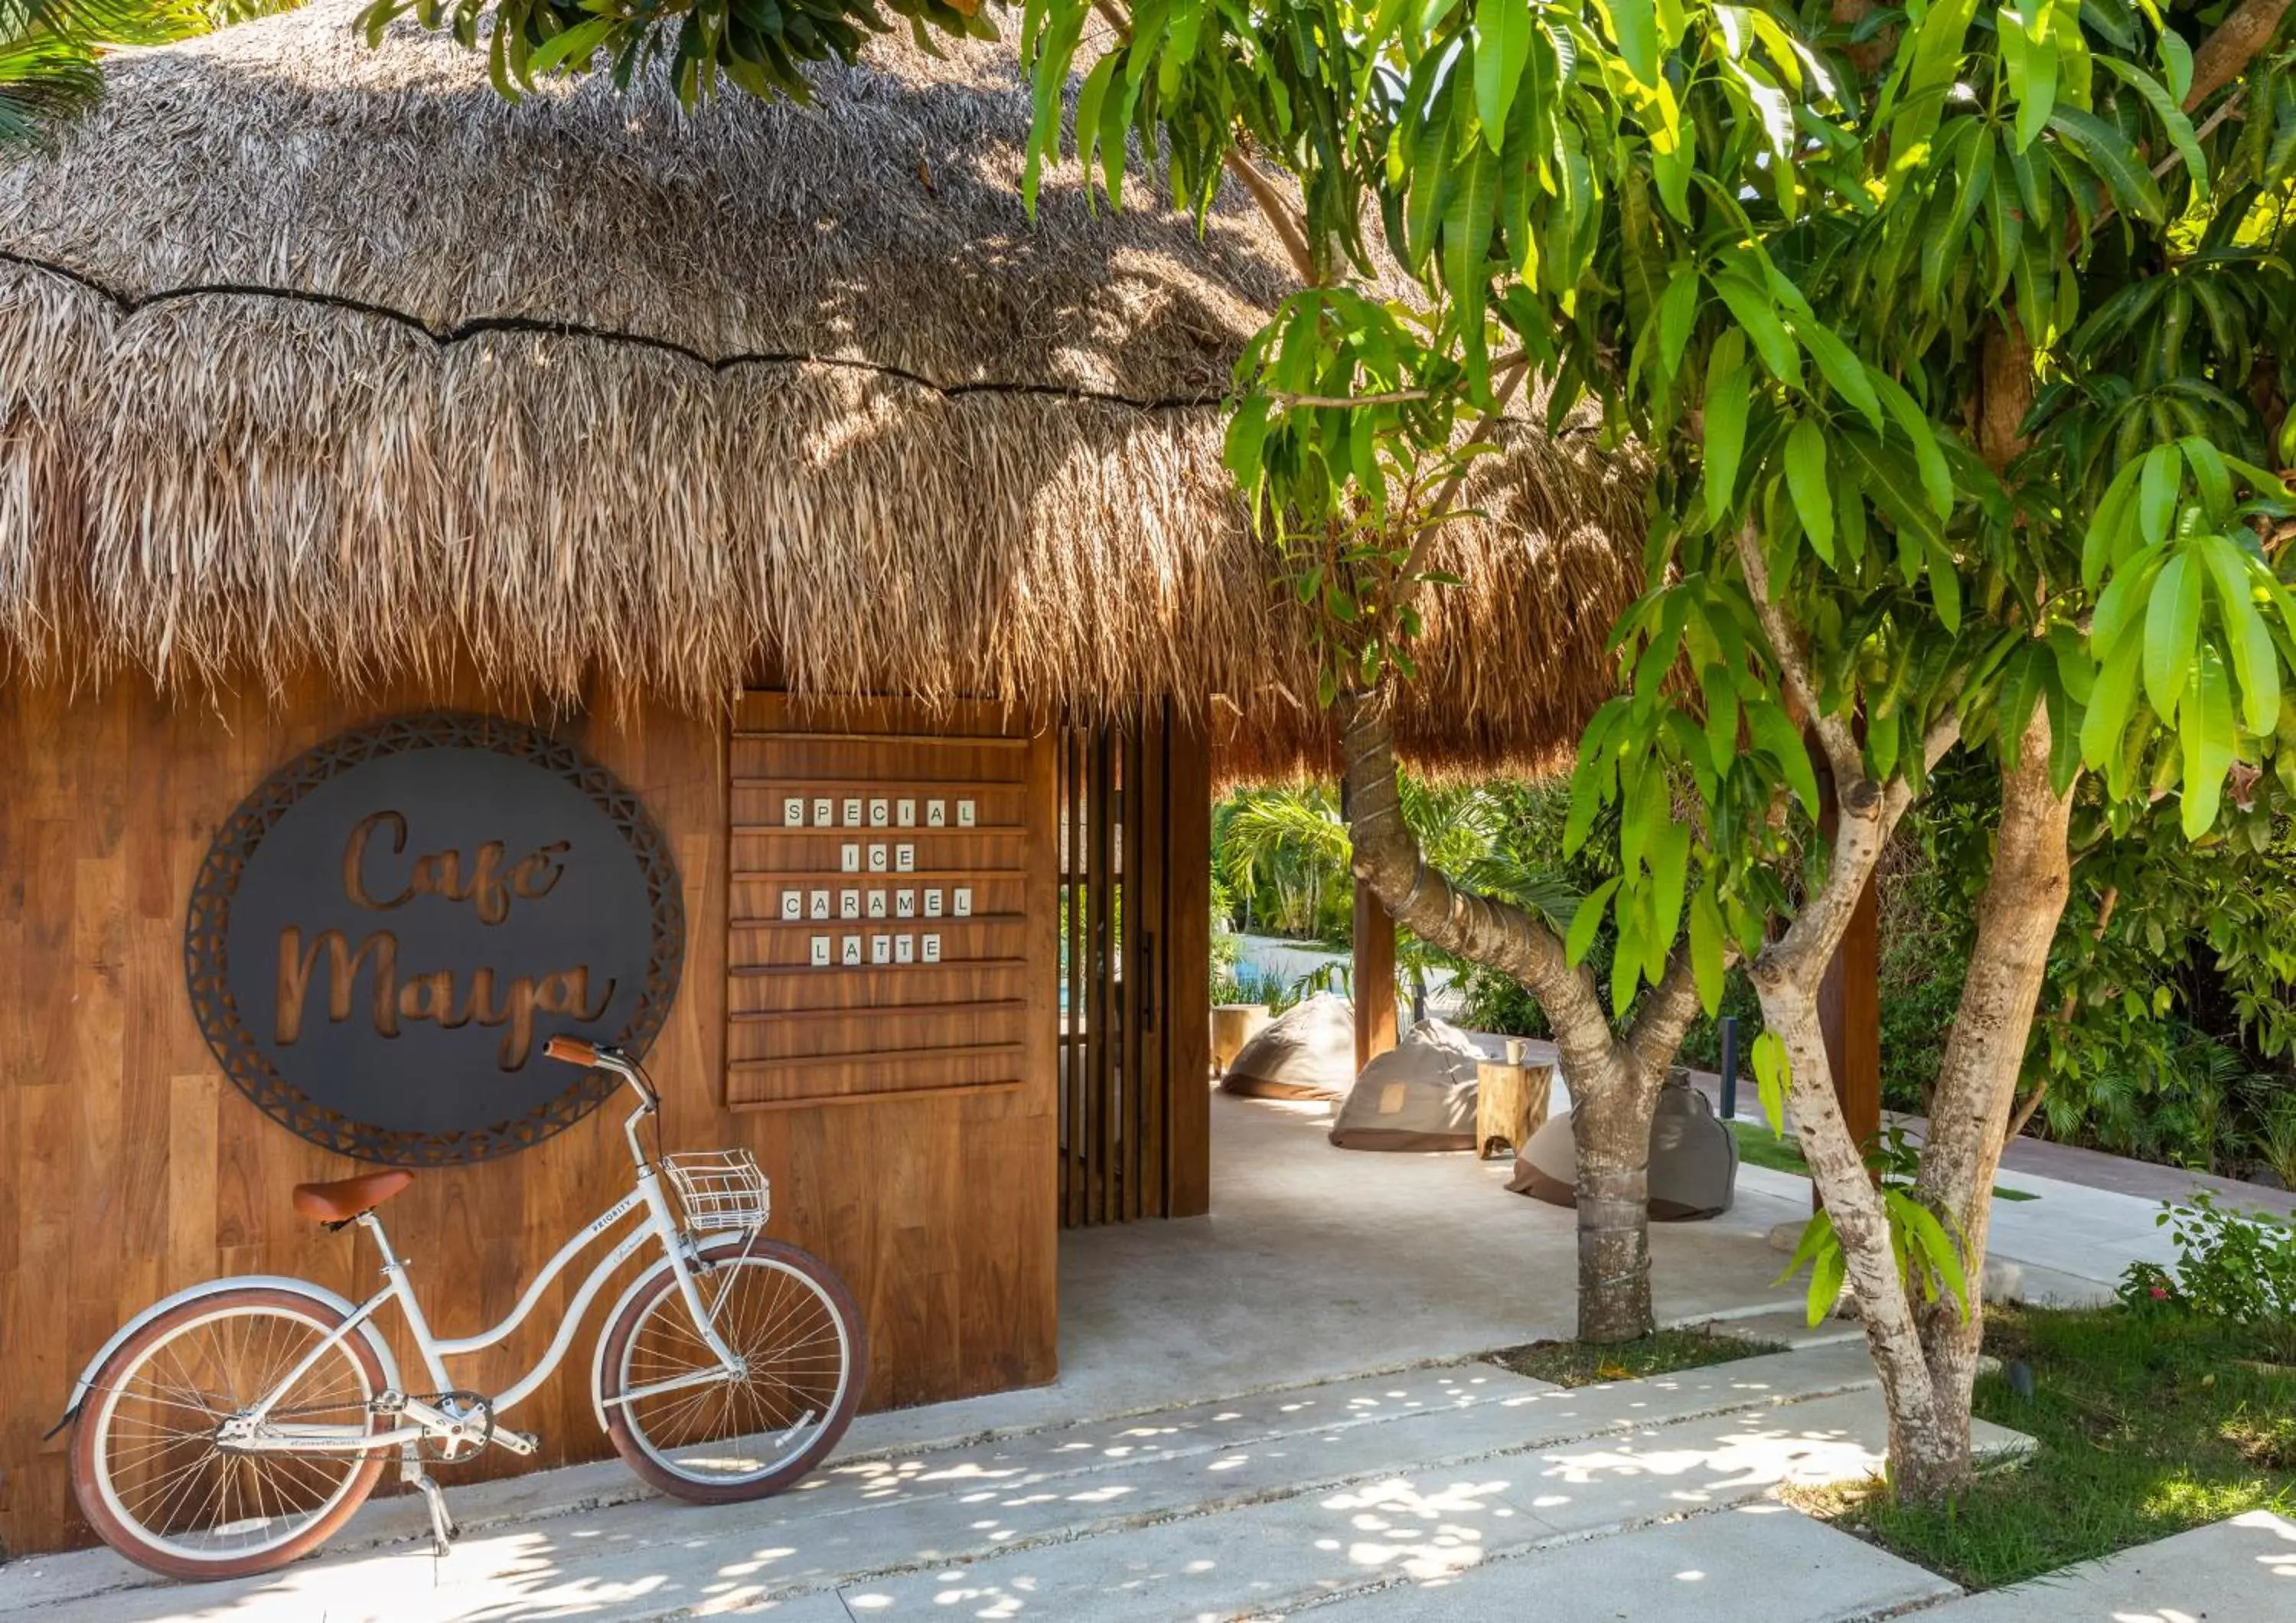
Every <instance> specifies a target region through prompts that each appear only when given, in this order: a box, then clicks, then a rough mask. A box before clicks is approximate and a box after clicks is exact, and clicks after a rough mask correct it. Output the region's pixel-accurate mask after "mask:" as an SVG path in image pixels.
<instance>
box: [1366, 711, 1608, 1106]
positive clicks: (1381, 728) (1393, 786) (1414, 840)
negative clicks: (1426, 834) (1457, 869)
mask: <svg viewBox="0 0 2296 1623" xmlns="http://www.w3.org/2000/svg"><path fill="white" fill-rule="evenodd" d="M1337 708H1338V712H1339V719H1340V729H1341V730H1340V737H1341V753H1342V757H1343V768H1344V770H1345V772H1346V774H1347V778H1346V782H1347V802H1348V823H1349V831H1350V832H1351V833H1352V835H1353V836H1354V840H1355V856H1354V869H1355V875H1356V878H1357V881H1358V882H1359V883H1361V884H1363V885H1365V886H1369V887H1370V889H1371V892H1372V894H1374V896H1376V897H1377V898H1378V899H1379V902H1380V904H1381V905H1382V907H1384V908H1386V910H1388V912H1389V913H1390V915H1392V916H1393V917H1394V919H1395V920H1396V922H1397V923H1398V924H1401V925H1403V926H1405V927H1407V928H1408V929H1409V930H1410V931H1411V933H1412V934H1413V935H1416V936H1418V937H1419V938H1420V939H1421V940H1422V941H1424V942H1427V943H1430V944H1431V945H1433V946H1436V947H1439V948H1440V949H1442V950H1443V951H1444V952H1451V953H1455V954H1456V955H1457V956H1459V957H1461V958H1464V959H1467V960H1470V961H1472V962H1474V963H1479V964H1488V965H1489V966H1490V967H1492V968H1495V969H1498V970H1501V971H1503V972H1504V973H1505V974H1508V975H1511V976H1514V977H1515V979H1517V980H1519V981H1521V983H1522V984H1523V985H1526V986H1529V988H1531V990H1533V991H1534V992H1536V993H1538V999H1539V1001H1540V1003H1541V1004H1543V1005H1544V1006H1545V1008H1546V1011H1547V1016H1548V1017H1549V1019H1550V1020H1552V1021H1553V1023H1554V1029H1555V1034H1556V1037H1557V1040H1558V1042H1561V1041H1562V1038H1563V1037H1564V1034H1565V1033H1566V1031H1570V1030H1574V1029H1575V1030H1576V1031H1578V1032H1579V1033H1581V1034H1584V1033H1587V1032H1591V1031H1593V1030H1595V1029H1597V1028H1599V1029H1600V1030H1601V1032H1602V1033H1603V1040H1604V1041H1605V1042H1608V1041H1609V1040H1610V1037H1611V1029H1610V1022H1609V1017H1608V1016H1607V1015H1605V1014H1604V1013H1603V1004H1602V999H1601V996H1600V994H1599V993H1596V991H1595V985H1594V982H1593V980H1592V979H1591V978H1590V977H1589V976H1587V974H1586V973H1585V972H1584V971H1583V970H1579V969H1574V968H1571V966H1570V957H1569V955H1568V954H1567V953H1566V952H1564V951H1563V946H1562V940H1561V938H1560V937H1558V936H1557V935H1555V934H1554V931H1552V930H1550V929H1549V928H1547V927H1546V922H1545V921H1544V920H1543V919H1540V918H1539V917H1538V915H1537V914H1535V913H1533V912H1532V911H1531V910H1529V909H1528V908H1524V907H1519V906H1517V905H1515V904H1514V903H1513V902H1502V901H1499V900H1497V899H1496V898H1493V897H1489V896H1482V895H1477V894H1474V893H1472V892H1471V891H1467V890H1464V889H1462V888H1461V887H1460V886H1457V885H1456V884H1455V883H1454V882H1453V881H1452V880H1451V878H1450V877H1449V876H1447V874H1445V873H1443V872H1442V871H1441V870H1439V869H1436V868H1433V867H1431V866H1430V865H1429V863H1428V861H1427V858H1426V853H1424V852H1423V851H1422V850H1421V849H1420V846H1419V840H1418V836H1415V835H1414V834H1413V833H1412V831H1411V826H1410V825H1409V824H1408V823H1406V821H1405V820H1404V818H1403V802H1402V789H1401V785H1400V782H1399V780H1398V776H1397V771H1396V764H1395V743H1394V736H1393V731H1392V728H1391V726H1390V713H1389V710H1388V707H1387V702H1386V696H1385V695H1384V694H1382V693H1379V692H1376V691H1374V692H1368V693H1346V694H1342V695H1341V696H1340V698H1339V702H1338V706H1337ZM1582 1040H1583V1039H1582ZM1579 1063H1580V1064H1581V1065H1583V1063H1584V1061H1583V1059H1581V1060H1580V1061H1579ZM1573 1064H1574V1060H1573V1057H1572V1056H1571V1055H1570V1054H1568V1053H1566V1054H1565V1056H1564V1059H1563V1066H1564V1068H1565V1070H1566V1072H1567V1071H1569V1070H1570V1069H1571V1068H1572V1067H1573Z"/></svg>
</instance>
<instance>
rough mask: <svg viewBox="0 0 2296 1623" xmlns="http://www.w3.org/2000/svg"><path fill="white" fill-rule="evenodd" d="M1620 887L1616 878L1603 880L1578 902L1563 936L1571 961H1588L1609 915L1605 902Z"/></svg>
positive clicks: (1564, 952)
mask: <svg viewBox="0 0 2296 1623" xmlns="http://www.w3.org/2000/svg"><path fill="white" fill-rule="evenodd" d="M1618 888H1619V881H1618V880H1617V879H1616V878H1609V879H1605V880H1603V882H1602V883H1601V884H1600V885H1597V886H1595V888H1594V889H1593V890H1591V891H1589V892H1587V897H1586V900H1584V901H1583V902H1579V910H1578V911H1577V912H1575V913H1573V914H1571V915H1570V930H1569V932H1568V933H1567V934H1565V935H1564V936H1563V937H1562V955H1563V956H1564V957H1565V958H1567V959H1569V960H1570V962H1571V963H1573V964H1581V963H1584V962H1586V960H1587V952H1590V951H1591V950H1592V949H1593V947H1594V945H1595V935H1597V934H1598V933H1600V931H1601V930H1602V927H1603V919H1604V918H1605V917H1606V916H1607V915H1606V913H1605V911H1604V908H1603V904H1604V903H1605V902H1609V901H1610V899H1611V892H1613V891H1615V890H1617V889H1618ZM1550 939H1552V938H1551V937H1550Z"/></svg>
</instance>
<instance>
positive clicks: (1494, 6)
mask: <svg viewBox="0 0 2296 1623" xmlns="http://www.w3.org/2000/svg"><path fill="white" fill-rule="evenodd" d="M1532 27H1533V24H1532V22H1531V17H1530V0H1477V3H1476V5H1475V111H1477V112H1478V113H1479V114H1480V115H1481V117H1482V120H1483V140H1484V141H1485V143H1487V144H1488V145H1489V147H1490V149H1491V151H1492V152H1497V151H1498V150H1499V144H1500V142H1501V141H1502V140H1503V139H1504V138H1505V133H1506V120H1507V110H1508V109H1509V108H1511V107H1513V105H1514V94H1515V91H1516V89H1517V88H1518V87H1520V86H1521V84H1522V70H1523V64H1524V63H1525V62H1528V61H1529V58H1530V35H1531V29H1532Z"/></svg>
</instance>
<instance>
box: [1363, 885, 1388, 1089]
mask: <svg viewBox="0 0 2296 1623" xmlns="http://www.w3.org/2000/svg"><path fill="white" fill-rule="evenodd" d="M1355 1002H1356V1070H1357V1073H1358V1074H1360V1073H1361V1072H1362V1070H1363V1068H1364V1067H1365V1066H1367V1065H1369V1064H1370V1063H1371V1062H1372V1061H1373V1060H1374V1059H1377V1058H1378V1057H1379V1056H1380V1055H1382V1054H1383V1053H1385V1052H1387V1050H1390V1049H1391V1048H1393V1047H1394V1046H1395V919H1393V918H1392V917H1391V916H1390V914H1389V912H1388V910H1386V909H1385V908H1383V907H1382V906H1381V905H1380V904H1379V898H1378V897H1376V896H1374V895H1373V894H1371V886H1368V885H1365V884H1363V883H1361V882H1360V881H1358V882H1357V886H1356V919H1355Z"/></svg>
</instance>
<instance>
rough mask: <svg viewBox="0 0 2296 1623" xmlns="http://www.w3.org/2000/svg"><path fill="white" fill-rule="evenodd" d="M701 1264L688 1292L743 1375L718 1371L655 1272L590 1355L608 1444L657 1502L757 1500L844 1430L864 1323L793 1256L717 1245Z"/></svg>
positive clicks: (821, 1268)
mask: <svg viewBox="0 0 2296 1623" xmlns="http://www.w3.org/2000/svg"><path fill="white" fill-rule="evenodd" d="M694 1286H695V1289H697V1290H698V1291H699V1292H700V1293H701V1304H702V1306H703V1309H704V1310H705V1312H706V1313H707V1314H708V1317H709V1322H710V1325H711V1327H712V1328H713V1329H714V1330H716V1331H717V1335H718V1336H719V1338H720V1339H722V1340H723V1341H724V1342H725V1343H726V1346H727V1347H728V1348H730V1349H731V1350H732V1352H733V1354H734V1356H735V1357H736V1358H738V1359H740V1360H741V1361H742V1373H741V1375H740V1376H739V1377H733V1376H726V1375H724V1374H722V1373H721V1372H720V1367H721V1366H720V1365H719V1363H718V1360H717V1355H716V1354H715V1353H713V1352H711V1351H710V1350H709V1343H708V1342H707V1341H705V1340H704V1339H702V1337H701V1333H700V1331H699V1329H698V1328H697V1326H696V1325H695V1323H694V1319H693V1313H692V1311H691V1310H690V1309H689V1308H688V1307H687V1306H686V1302H685V1293H684V1292H682V1291H681V1290H679V1289H678V1287H677V1276H676V1273H674V1272H672V1271H671V1270H669V1269H667V1268H665V1269H664V1270H662V1272H661V1273H660V1276H659V1277H658V1278H656V1279H655V1280H654V1281H652V1283H650V1284H649V1285H647V1286H646V1288H645V1289H643V1290H641V1291H640V1292H639V1293H638V1294H637V1296H636V1297H635V1298H632V1300H631V1301H630V1304H629V1306H627V1307H626V1308H624V1309H623V1311H622V1313H621V1315H620V1316H619V1318H617V1319H616V1320H615V1321H614V1322H613V1323H612V1324H611V1326H609V1327H608V1329H607V1331H606V1335H605V1339H603V1341H601V1342H600V1343H599V1347H598V1357H599V1372H598V1373H599V1379H598V1388H599V1392H600V1394H601V1396H603V1400H604V1403H605V1406H606V1433H607V1436H608V1437H609V1438H611V1439H612V1441H613V1445H614V1448H615V1451H616V1452H617V1453H619V1454H620V1455H621V1456H622V1458H623V1460H624V1461H625V1462H627V1464H628V1465H629V1468H630V1469H631V1470H632V1471H635V1472H636V1473H637V1474H638V1475H639V1476H640V1477H641V1478H643V1479H644V1480H646V1481H647V1482H649V1483H651V1484H652V1485H653V1486H654V1487H657V1488H660V1490H661V1491H662V1492H663V1493H665V1494H669V1495H674V1496H676V1497H677V1498H680V1499H690V1500H693V1501H695V1502H696V1503H699V1504H731V1503H733V1502H734V1501H736V1500H742V1499H761V1498H763V1497H765V1496H766V1495H768V1494H772V1493H776V1492H778V1491H779V1490H781V1489H782V1488H783V1487H788V1486H789V1485H790V1484H791V1483H792V1482H795V1481H796V1480H798V1479H799V1478H801V1477H803V1476H804V1475H805V1473H806V1472H807V1471H811V1470H812V1469H813V1468H814V1466H815V1465H816V1464H817V1463H818V1462H820V1461H821V1459H822V1457H823V1456H824V1454H827V1453H828V1452H829V1451H830V1450H831V1449H832V1448H833V1447H835V1446H837V1439H838V1438H841V1437H843V1436H844V1435H845V1429H846V1427H848V1426H849V1425H850V1424H852V1422H853V1412H854V1410H855V1408H856V1407H857V1406H858V1405H859V1403H860V1401H861V1381H862V1377H863V1375H864V1373H865V1372H866V1370H867V1368H868V1353H867V1347H866V1340H865V1336H864V1334H863V1331H862V1328H861V1314H860V1312H859V1310H858V1309H857V1308H856V1307H855V1306H854V1305H853V1298H852V1296H851V1294H850V1293H849V1292H848V1291H847V1289H845V1283H844V1281H842V1280H840V1279H839V1278H838V1277H837V1275H836V1273H834V1272H832V1270H831V1269H830V1267H829V1266H828V1265H827V1264H825V1263H824V1262H823V1261H822V1260H821V1259H820V1258H819V1257H816V1256H812V1255H810V1254H809V1253H808V1252H804V1251H800V1250H799V1249H798V1248H796V1247H794V1246H785V1245H782V1244H780V1243H778V1242H777V1241H774V1240H750V1241H749V1242H748V1243H746V1244H744V1243H743V1242H742V1241H740V1240H723V1241H720V1242H719V1243H717V1244H716V1245H713V1246H709V1247H705V1248H703V1249H702V1251H701V1267H700V1268H699V1269H697V1271H696V1273H695V1278H694Z"/></svg>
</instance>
